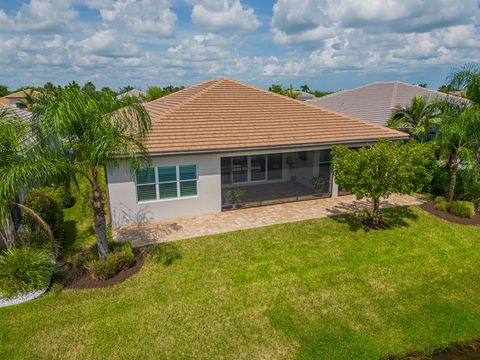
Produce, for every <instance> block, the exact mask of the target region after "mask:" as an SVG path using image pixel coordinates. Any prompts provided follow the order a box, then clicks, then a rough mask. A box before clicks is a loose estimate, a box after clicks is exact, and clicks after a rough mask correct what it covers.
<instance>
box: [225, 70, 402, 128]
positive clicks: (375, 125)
mask: <svg viewBox="0 0 480 360" xmlns="http://www.w3.org/2000/svg"><path fill="white" fill-rule="evenodd" d="M225 80H230V81H232V82H236V83H239V84H242V85H244V86H247V87H249V88H251V89H254V90H257V91H260V92H263V93H267V94H270V95H275V96H278V97H281V98H282V99H288V100H291V101H293V102H295V103H296V104H299V105H303V106H306V107H309V108H312V109H315V110H323V111H325V112H327V113H331V114H335V115H338V116H340V117H341V118H345V119H349V118H350V119H355V120H357V121H360V122H361V123H363V124H366V125H369V126H372V127H374V128H381V129H382V130H383V129H388V130H390V131H392V132H397V133H401V134H402V135H404V134H405V133H402V132H400V131H398V130H395V129H391V128H389V127H387V126H382V125H379V124H374V123H371V122H370V121H367V120H363V119H359V118H357V117H355V116H347V115H345V114H342V113H339V112H336V111H333V110H330V109H326V108H324V107H321V106H318V105H313V104H310V103H309V102H308V101H300V100H296V99H292V98H291V97H288V96H285V95H280V94H277V93H274V92H271V91H269V90H265V89H262V88H259V87H256V86H253V85H250V84H247V83H244V82H241V81H239V80H235V79H229V78H227V79H225Z"/></svg>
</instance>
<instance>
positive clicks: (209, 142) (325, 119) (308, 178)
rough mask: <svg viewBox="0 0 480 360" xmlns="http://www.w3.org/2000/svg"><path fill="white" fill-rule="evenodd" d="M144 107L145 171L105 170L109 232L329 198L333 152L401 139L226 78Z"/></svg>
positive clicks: (123, 167) (399, 134) (121, 167)
mask: <svg viewBox="0 0 480 360" xmlns="http://www.w3.org/2000/svg"><path fill="white" fill-rule="evenodd" d="M144 106H145V108H146V109H147V110H148V112H149V113H150V116H151V121H152V126H151V129H150V133H149V137H148V140H147V142H146V146H147V148H148V151H149V153H150V156H151V159H152V163H151V167H150V168H146V169H141V170H140V171H138V172H137V173H136V174H131V173H130V172H129V170H128V166H127V164H126V162H125V163H123V164H120V165H119V166H118V167H113V166H109V167H107V189H108V197H109V204H110V212H111V214H110V215H111V221H112V225H113V226H114V227H118V226H122V225H125V224H138V223H145V222H151V221H154V220H158V219H167V218H175V217H183V216H194V215H201V214H207V213H215V212H220V211H224V210H228V209H230V208H232V203H235V202H236V201H238V200H240V201H241V203H242V206H258V205H263V204H271V203H276V202H283V201H294V200H302V199H313V198H316V197H321V196H328V197H330V196H332V197H335V196H337V194H338V186H337V185H336V184H335V176H334V174H333V173H332V166H331V157H330V149H331V147H332V145H335V144H346V145H348V146H350V147H360V146H364V145H369V144H372V143H374V142H375V141H378V140H380V139H386V138H388V139H392V140H403V139H407V138H408V135H406V134H405V133H402V132H399V131H396V130H393V129H388V128H385V127H383V126H379V125H376V124H372V123H369V122H367V121H363V120H359V119H355V118H352V117H349V116H346V115H341V114H339V113H335V112H332V111H329V110H326V109H322V108H319V107H317V106H314V105H312V104H309V103H306V102H304V101H298V100H295V99H291V98H288V97H286V96H282V95H278V94H275V93H272V92H269V91H266V90H263V89H259V88H256V87H253V86H251V85H248V84H245V83H241V82H239V81H236V80H232V79H226V78H220V79H215V80H210V81H206V82H203V83H201V84H198V85H195V86H192V87H190V88H186V89H184V90H181V91H178V92H176V93H173V94H170V95H168V96H165V97H162V98H160V99H157V100H154V101H151V102H148V103H146V104H145V105H144ZM314 178H315V179H317V180H318V181H316V182H315V183H316V184H317V186H316V188H315V189H313V188H312V179H314ZM236 197H237V199H236ZM238 197H240V199H238Z"/></svg>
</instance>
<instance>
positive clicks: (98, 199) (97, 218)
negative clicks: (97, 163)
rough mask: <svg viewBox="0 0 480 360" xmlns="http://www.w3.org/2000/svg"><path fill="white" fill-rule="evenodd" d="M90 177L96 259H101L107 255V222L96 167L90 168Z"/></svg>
mask: <svg viewBox="0 0 480 360" xmlns="http://www.w3.org/2000/svg"><path fill="white" fill-rule="evenodd" d="M92 175H93V179H92V183H93V184H92V190H93V194H92V207H93V224H94V226H95V235H96V237H97V248H98V257H99V258H101V259H103V258H105V257H106V256H107V253H108V243H107V222H106V220H105V206H104V204H103V197H102V189H101V188H100V184H99V182H98V169H97V168H96V167H92Z"/></svg>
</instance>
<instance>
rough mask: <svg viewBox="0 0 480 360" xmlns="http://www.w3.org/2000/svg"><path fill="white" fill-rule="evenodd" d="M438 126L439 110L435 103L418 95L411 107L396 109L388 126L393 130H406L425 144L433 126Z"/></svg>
mask: <svg viewBox="0 0 480 360" xmlns="http://www.w3.org/2000/svg"><path fill="white" fill-rule="evenodd" d="M437 124H438V108H437V106H436V104H435V102H430V101H429V100H428V99H427V98H425V97H421V96H418V95H416V96H415V97H414V98H413V99H412V101H411V103H410V105H409V106H407V107H405V108H403V107H401V106H399V107H397V108H395V109H394V110H393V112H392V115H391V117H390V120H389V122H388V126H389V127H391V128H396V129H398V128H406V129H407V130H408V132H409V133H410V134H412V135H413V137H414V138H415V139H416V140H417V141H419V142H425V141H426V140H427V139H428V135H429V133H430V130H431V128H432V126H434V125H437Z"/></svg>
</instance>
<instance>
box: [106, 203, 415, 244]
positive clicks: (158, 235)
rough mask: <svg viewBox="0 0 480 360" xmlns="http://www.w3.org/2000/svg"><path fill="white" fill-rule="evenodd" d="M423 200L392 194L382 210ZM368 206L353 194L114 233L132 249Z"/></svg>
mask: <svg viewBox="0 0 480 360" xmlns="http://www.w3.org/2000/svg"><path fill="white" fill-rule="evenodd" d="M422 202H423V201H422V200H421V199H418V198H416V197H413V196H408V195H392V196H391V197H390V198H389V199H387V200H384V201H382V202H381V206H382V207H393V206H405V205H420V204H421V203H422ZM367 206H368V202H367V201H365V200H361V201H358V200H356V199H355V196H353V195H346V196H341V197H338V198H335V199H332V198H324V199H317V200H309V201H299V202H291V203H285V204H276V205H269V206H261V207H256V208H247V209H240V210H233V211H227V212H221V213H215V214H209V215H202V216H195V217H184V218H177V219H173V220H161V221H156V222H151V223H148V224H141V225H129V226H124V227H121V228H117V229H114V230H113V238H114V239H115V240H118V241H122V240H130V241H132V244H133V246H135V247H137V246H143V245H148V244H152V243H158V242H167V241H174V240H181V239H187V238H191V237H196V236H203V235H211V234H219V233H223V232H228V231H234V230H242V229H249V228H255V227H261V226H268V225H274V224H282V223H288V222H293V221H302V220H308V219H314V218H321V217H326V216H330V215H339V214H344V213H348V212H354V211H357V210H363V209H365V208H366V207H367Z"/></svg>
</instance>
